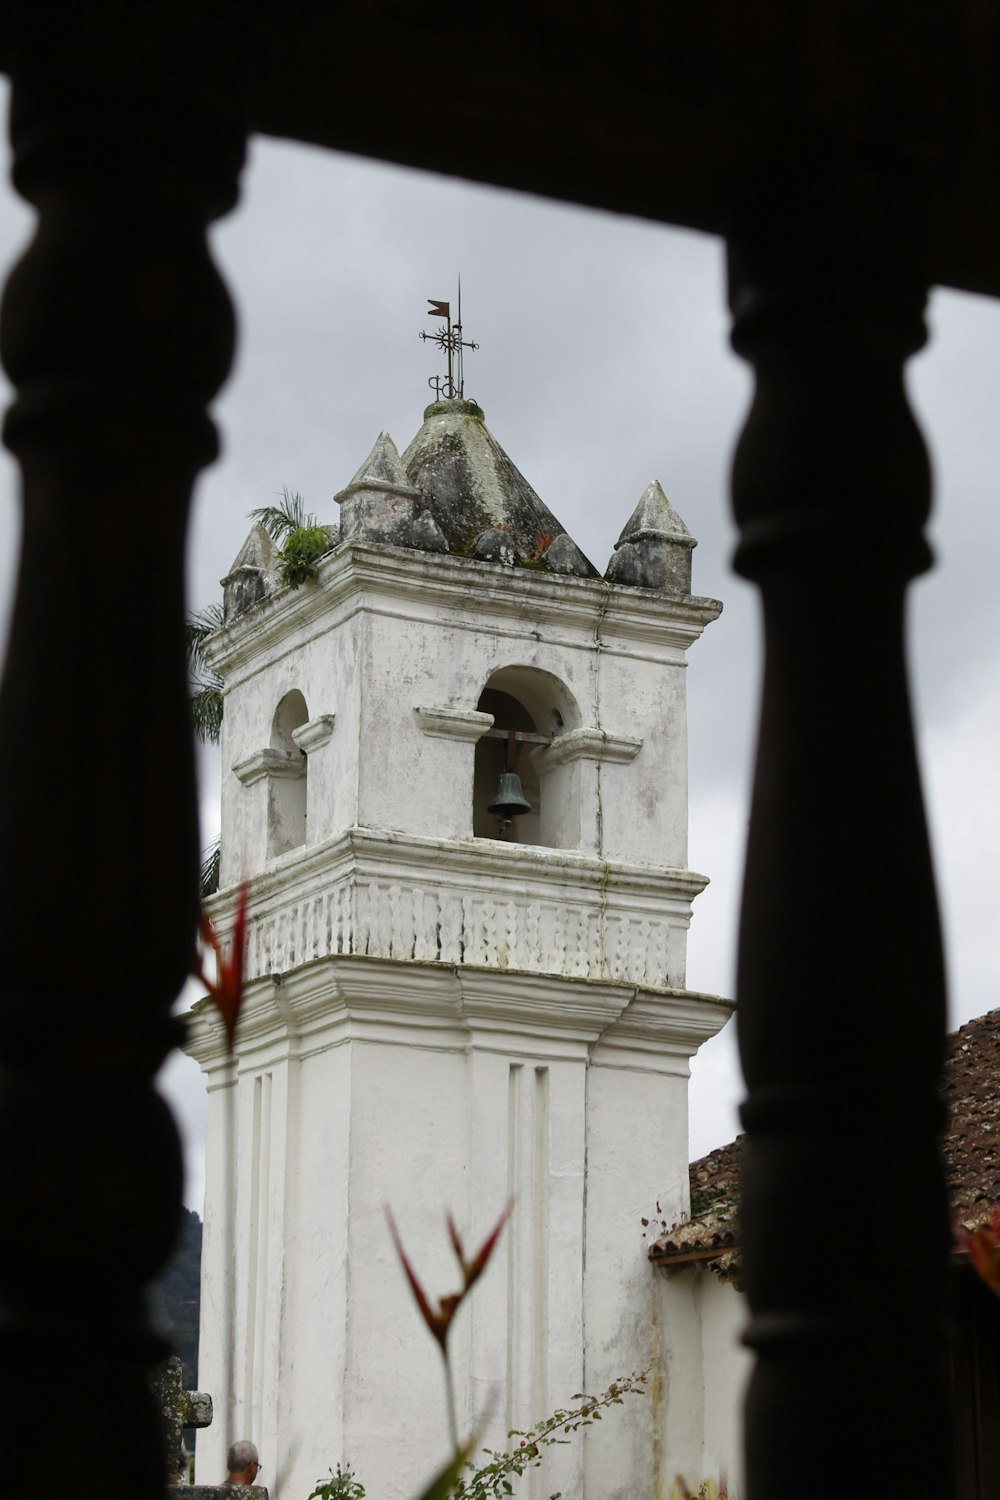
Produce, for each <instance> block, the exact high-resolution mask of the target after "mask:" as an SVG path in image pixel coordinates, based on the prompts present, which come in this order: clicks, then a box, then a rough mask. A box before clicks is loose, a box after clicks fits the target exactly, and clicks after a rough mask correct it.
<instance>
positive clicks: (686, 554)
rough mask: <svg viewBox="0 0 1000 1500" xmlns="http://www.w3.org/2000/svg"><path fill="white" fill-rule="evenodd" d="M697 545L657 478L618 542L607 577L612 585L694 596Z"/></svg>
mask: <svg viewBox="0 0 1000 1500" xmlns="http://www.w3.org/2000/svg"><path fill="white" fill-rule="evenodd" d="M697 545H698V543H697V542H696V540H695V538H694V537H693V536H692V535H691V533H690V532H689V531H688V529H687V527H686V526H685V524H684V522H683V521H682V520H681V518H680V516H679V515H678V514H677V512H676V511H675V510H674V508H673V506H672V505H671V504H670V501H669V500H668V499H667V497H666V495H665V494H664V492H663V488H662V486H661V484H660V482H659V480H658V479H654V480H653V482H652V484H650V485H649V487H648V488H647V489H646V490H645V492H644V493H643V496H642V499H641V500H640V501H639V504H638V505H637V506H636V508H635V510H634V511H633V512H632V515H631V517H630V518H629V520H628V522H627V524H626V526H625V528H624V530H623V531H622V534H621V536H620V537H619V538H618V540H617V542H616V543H615V550H614V553H613V554H612V557H611V561H610V562H609V563H608V571H607V573H606V574H605V575H604V576H605V577H606V578H607V580H608V582H609V583H623V584H629V585H631V586H632V587H634V588H644V589H660V590H661V591H662V592H663V593H668V594H690V592H691V550H692V548H693V547H696V546H697Z"/></svg>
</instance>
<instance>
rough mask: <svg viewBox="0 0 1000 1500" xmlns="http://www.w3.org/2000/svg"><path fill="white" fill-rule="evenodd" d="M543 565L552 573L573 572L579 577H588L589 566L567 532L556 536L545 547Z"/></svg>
mask: <svg viewBox="0 0 1000 1500" xmlns="http://www.w3.org/2000/svg"><path fill="white" fill-rule="evenodd" d="M544 557H545V566H546V567H547V568H549V569H551V571H552V572H553V573H575V574H576V575H577V576H578V577H579V578H589V577H590V576H591V568H590V564H589V562H588V561H587V559H586V558H585V557H584V555H583V553H582V552H581V551H580V549H579V547H578V546H577V545H576V543H575V542H574V540H573V538H572V537H571V536H570V535H569V533H568V532H566V531H564V532H563V533H562V535H561V536H557V537H556V539H555V541H554V542H551V543H550V544H549V546H548V547H547V548H546V550H545V553H544Z"/></svg>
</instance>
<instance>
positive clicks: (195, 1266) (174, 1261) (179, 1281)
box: [150, 1208, 202, 1391]
mask: <svg viewBox="0 0 1000 1500" xmlns="http://www.w3.org/2000/svg"><path fill="white" fill-rule="evenodd" d="M181 1213H182V1214H183V1216H184V1217H183V1220H182V1222H181V1232H180V1237H179V1239H178V1241H177V1249H176V1250H175V1251H174V1254H173V1256H172V1258H171V1260H170V1261H169V1262H168V1264H167V1266H166V1267H165V1268H164V1270H163V1273H162V1275H160V1276H158V1277H157V1279H156V1280H155V1281H154V1282H153V1284H152V1287H151V1288H150V1305H151V1307H152V1311H153V1319H154V1321H155V1322H156V1324H157V1326H158V1327H159V1328H160V1330H161V1331H162V1332H163V1333H165V1334H166V1335H167V1337H168V1338H169V1339H170V1342H171V1344H172V1345H173V1352H174V1353H175V1354H179V1355H180V1357H181V1363H182V1364H183V1366H184V1389H185V1390H188V1391H195V1390H197V1389H198V1312H199V1307H200V1302H201V1229H202V1225H201V1220H200V1219H199V1217H198V1215H197V1214H196V1213H195V1212H194V1211H193V1210H192V1209H189V1208H183V1209H181Z"/></svg>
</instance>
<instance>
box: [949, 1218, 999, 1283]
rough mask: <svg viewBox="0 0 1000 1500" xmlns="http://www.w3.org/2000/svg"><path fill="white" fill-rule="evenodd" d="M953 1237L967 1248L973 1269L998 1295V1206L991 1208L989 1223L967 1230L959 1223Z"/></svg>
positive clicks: (963, 1247) (964, 1248)
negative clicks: (991, 1215) (991, 1216)
mask: <svg viewBox="0 0 1000 1500" xmlns="http://www.w3.org/2000/svg"><path fill="white" fill-rule="evenodd" d="M955 1237H956V1239H957V1240H958V1243H959V1244H960V1245H961V1246H962V1249H963V1250H967V1251H968V1254H969V1259H970V1261H971V1262H972V1266H973V1269H974V1270H975V1271H976V1272H977V1274H978V1275H979V1276H980V1277H981V1278H982V1280H983V1281H985V1283H986V1285H987V1286H988V1287H989V1289H990V1291H991V1292H995V1293H996V1295H997V1296H998V1297H1000V1208H995V1209H994V1210H993V1218H992V1220H991V1221H990V1223H989V1224H983V1225H980V1227H979V1228H978V1229H973V1230H968V1229H966V1228H965V1225H964V1224H959V1225H958V1227H957V1228H956V1230H955Z"/></svg>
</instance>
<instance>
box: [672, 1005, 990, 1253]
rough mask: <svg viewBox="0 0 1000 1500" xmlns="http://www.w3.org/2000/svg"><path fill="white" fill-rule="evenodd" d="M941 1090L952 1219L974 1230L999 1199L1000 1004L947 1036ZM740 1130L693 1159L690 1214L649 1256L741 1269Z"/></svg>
mask: <svg viewBox="0 0 1000 1500" xmlns="http://www.w3.org/2000/svg"><path fill="white" fill-rule="evenodd" d="M941 1093H942V1097H943V1099H944V1102H945V1104H946V1106H947V1109H948V1125H947V1129H946V1131H945V1134H944V1137H943V1139H942V1150H943V1154H944V1162H945V1174H946V1177H947V1182H948V1201H949V1205H950V1208H951V1214H952V1220H953V1222H954V1223H956V1224H964V1225H965V1227H966V1228H967V1229H975V1228H977V1227H978V1226H979V1225H981V1224H985V1223H988V1222H989V1221H990V1220H991V1219H992V1217H993V1213H994V1209H995V1207H996V1205H997V1204H1000V1010H991V1011H988V1012H987V1014H986V1015H985V1016H979V1017H977V1019H976V1020H974V1021H968V1022H967V1023H966V1024H965V1025H964V1026H962V1027H961V1028H960V1029H959V1030H958V1031H955V1032H953V1033H952V1034H951V1036H949V1038H948V1041H947V1047H946V1051H945V1066H944V1082H943V1085H942V1089H941ZM745 1140H746V1137H745V1136H742V1135H740V1136H737V1138H736V1140H735V1141H730V1143H729V1145H728V1146H720V1147H719V1148H718V1149H717V1150H715V1151H710V1152H709V1154H708V1156H703V1157H701V1159H700V1160H699V1161H696V1162H692V1163H691V1167H690V1176H691V1218H690V1219H689V1220H687V1222H686V1223H684V1224H677V1225H675V1226H674V1227H673V1228H668V1227H667V1225H666V1224H665V1223H663V1222H662V1221H661V1223H660V1225H659V1226H653V1227H654V1229H655V1228H657V1227H658V1228H659V1229H660V1230H661V1231H662V1232H661V1233H660V1235H659V1237H658V1238H657V1239H656V1240H655V1241H654V1242H653V1243H652V1245H651V1246H650V1248H649V1257H650V1260H655V1261H658V1262H662V1263H664V1264H668V1265H669V1264H671V1263H672V1264H674V1265H678V1266H680V1265H686V1264H689V1263H691V1262H701V1263H703V1264H707V1265H709V1266H711V1268H712V1270H713V1271H717V1272H718V1273H719V1274H720V1275H722V1276H725V1277H726V1278H727V1279H733V1280H736V1281H738V1280H739V1276H740V1223H739V1200H740V1172H741V1169H742V1164H743V1150H744V1142H745Z"/></svg>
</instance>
